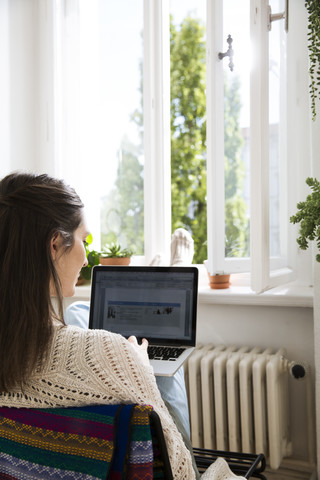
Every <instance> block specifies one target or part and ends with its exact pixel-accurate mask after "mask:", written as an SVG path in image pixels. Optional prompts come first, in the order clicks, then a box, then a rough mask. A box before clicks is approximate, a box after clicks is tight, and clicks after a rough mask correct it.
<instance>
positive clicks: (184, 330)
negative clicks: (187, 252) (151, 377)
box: [90, 267, 197, 345]
mask: <svg viewBox="0 0 320 480" xmlns="http://www.w3.org/2000/svg"><path fill="white" fill-rule="evenodd" d="M195 270H196V269H195V268H189V269H188V268H184V267H180V268H174V267H172V268H171V269H168V268H165V267H163V268H161V267H158V268H157V267H149V268H146V267H127V268H125V267H120V269H119V268H114V269H113V268H112V267H106V268H105V269H103V268H102V269H99V267H98V268H96V271H95V272H94V275H95V281H94V290H93V292H92V294H93V295H94V301H93V302H92V303H91V310H92V311H91V312H90V328H100V329H106V330H109V331H111V332H115V333H121V334H122V335H124V336H125V337H129V336H130V335H135V336H136V337H138V338H142V337H146V338H147V339H148V340H149V341H154V342H157V343H159V340H160V342H161V339H163V338H166V340H169V343H170V339H172V341H175V340H176V339H179V340H180V341H183V342H184V343H185V344H186V345H188V344H189V342H191V341H192V339H193V338H194V335H195V331H194V330H195V322H194V317H195V315H196V313H195V309H196V294H197V288H196V287H197V281H196V280H197V278H196V279H195V276H196V273H197V272H196V273H195ZM196 277H197V276H196ZM166 343H167V342H166Z"/></svg>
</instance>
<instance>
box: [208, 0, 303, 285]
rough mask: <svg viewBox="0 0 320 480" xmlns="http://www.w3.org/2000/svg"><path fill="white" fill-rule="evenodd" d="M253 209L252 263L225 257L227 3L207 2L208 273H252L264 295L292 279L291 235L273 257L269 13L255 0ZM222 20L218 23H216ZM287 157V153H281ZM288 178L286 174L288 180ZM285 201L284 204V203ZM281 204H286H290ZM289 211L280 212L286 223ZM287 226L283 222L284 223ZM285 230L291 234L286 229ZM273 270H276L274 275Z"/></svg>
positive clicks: (252, 6) (261, 0) (262, 2)
mask: <svg viewBox="0 0 320 480" xmlns="http://www.w3.org/2000/svg"><path fill="white" fill-rule="evenodd" d="M250 10H251V15H250V17H251V18H250V23H251V43H252V47H253V62H252V63H253V69H252V73H251V86H250V92H251V98H250V103H251V109H250V118H251V121H250V123H251V126H250V128H251V135H250V138H251V151H250V157H251V161H250V165H251V167H250V176H251V193H250V197H251V205H250V243H251V245H250V251H251V254H250V259H248V258H244V259H235V258H225V256H224V249H225V245H224V229H225V226H224V223H225V222H224V162H223V161H221V159H223V158H224V132H223V125H224V121H223V67H222V62H221V61H220V60H219V59H218V52H220V51H223V45H222V41H223V39H222V22H221V18H222V14H223V4H222V0H214V1H211V0H207V148H208V150H207V159H208V160H207V174H208V189H207V190H208V193H207V198H208V207H207V208H208V269H209V271H210V273H212V274H214V273H237V272H241V271H250V272H251V288H252V290H253V291H255V292H257V293H260V292H263V291H265V290H267V289H269V288H272V287H274V286H276V285H279V284H280V283H285V282H288V281H290V280H291V279H292V278H293V275H292V270H291V269H289V268H286V265H287V261H286V260H287V259H286V255H285V252H286V250H287V249H286V245H287V236H286V232H281V233H282V235H281V256H280V258H277V259H270V257H269V96H268V94H267V93H268V91H269V81H268V77H269V55H268V52H269V31H268V28H267V25H268V21H269V9H268V2H267V0H251V4H250ZM217 19H219V21H217ZM281 154H282V155H285V151H282V152H281ZM284 173H285V172H282V175H284ZM282 200H285V199H283V198H282ZM282 204H285V205H286V204H287V203H286V202H285V201H284V202H282ZM285 213H286V208H284V209H282V210H281V213H280V215H282V217H281V218H283V216H284V215H285ZM280 223H282V222H280ZM285 230H286V229H285ZM271 269H273V270H271Z"/></svg>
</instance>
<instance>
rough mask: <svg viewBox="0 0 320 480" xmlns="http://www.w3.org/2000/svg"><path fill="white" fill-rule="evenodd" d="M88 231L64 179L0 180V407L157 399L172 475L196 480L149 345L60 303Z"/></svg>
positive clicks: (69, 291) (68, 292)
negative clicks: (69, 317) (72, 323)
mask: <svg viewBox="0 0 320 480" xmlns="http://www.w3.org/2000/svg"><path fill="white" fill-rule="evenodd" d="M87 235H88V229H87V227H86V223H85V220H84V217H83V204H82V202H81V200H80V198H79V197H78V196H77V194H76V193H75V192H74V190H72V189H71V188H69V187H68V186H67V185H65V184H64V183H63V182H62V181H59V180H55V179H52V178H50V177H48V176H46V175H38V176H36V175H31V174H23V173H20V174H19V173H17V174H11V175H8V176H7V177H5V178H4V179H3V180H2V181H1V182H0V248H1V258H0V392H1V393H0V405H2V406H3V405H6V406H16V407H22V406H27V407H48V406H50V407H61V406H70V405H73V406H75V405H85V404H101V403H121V402H124V403H147V404H152V405H153V406H154V409H155V410H156V411H157V412H158V414H159V415H160V417H161V421H162V425H163V430H164V434H165V437H166V441H167V445H168V452H169V456H170V460H171V465H172V469H173V472H174V476H175V478H181V479H188V480H189V479H191V478H195V473H194V471H193V468H192V461H191V455H190V453H189V451H188V450H187V448H186V447H185V445H184V443H183V440H182V437H181V435H180V433H179V432H178V430H177V428H176V426H175V424H174V422H173V420H172V418H171V416H170V414H169V412H168V410H167V408H166V407H165V405H164V403H163V400H162V398H161V396H160V393H159V390H158V388H157V385H156V382H155V377H154V375H153V371H152V368H151V366H150V364H149V360H148V355H147V346H148V343H147V341H146V340H144V341H143V343H142V345H138V344H137V341H136V339H135V338H134V337H133V338H131V339H130V341H128V340H126V339H125V338H123V337H121V336H120V335H116V334H112V333H108V332H103V331H90V330H83V329H79V328H76V327H66V326H65V323H64V320H63V314H62V312H63V303H62V300H63V297H64V296H66V297H69V296H72V295H73V294H74V291H75V284H76V282H77V279H78V276H79V272H80V270H81V268H82V266H83V265H85V264H86V255H85V249H84V243H85V241H86V237H87ZM51 295H54V296H55V297H56V300H57V308H56V309H55V308H54V306H53V303H52V301H51Z"/></svg>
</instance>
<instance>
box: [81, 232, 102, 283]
mask: <svg viewBox="0 0 320 480" xmlns="http://www.w3.org/2000/svg"><path fill="white" fill-rule="evenodd" d="M91 243H92V235H91V233H89V235H88V236H87V239H86V243H85V250H86V257H87V260H88V265H87V266H86V267H82V268H81V272H80V277H82V278H83V279H84V280H90V279H91V275H92V268H93V267H94V266H95V265H99V257H100V252H97V251H96V250H90V249H89V245H91Z"/></svg>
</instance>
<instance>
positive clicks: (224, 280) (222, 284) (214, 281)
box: [203, 260, 230, 290]
mask: <svg viewBox="0 0 320 480" xmlns="http://www.w3.org/2000/svg"><path fill="white" fill-rule="evenodd" d="M206 262H207V261H206V260H205V261H204V262H203V263H204V265H205V267H206V270H207V274H208V278H209V287H210V288H212V289H214V290H218V289H223V288H229V287H230V273H228V274H216V275H210V273H209V271H208V269H207V263H206Z"/></svg>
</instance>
